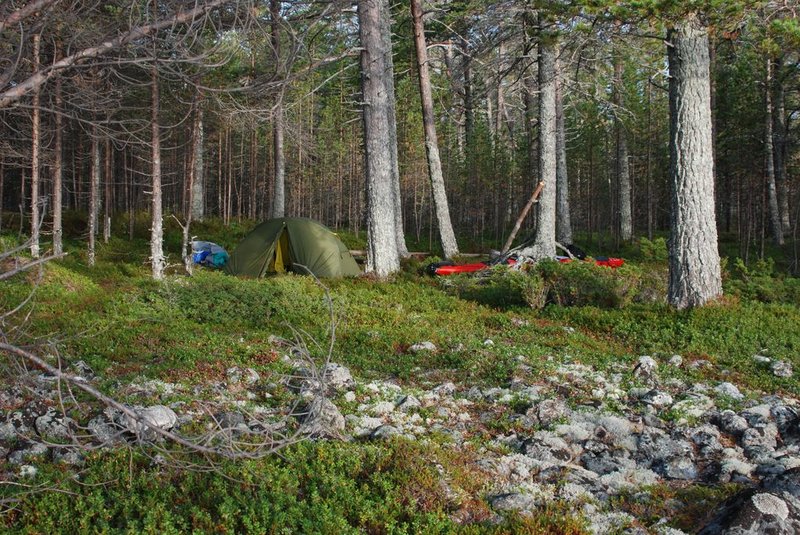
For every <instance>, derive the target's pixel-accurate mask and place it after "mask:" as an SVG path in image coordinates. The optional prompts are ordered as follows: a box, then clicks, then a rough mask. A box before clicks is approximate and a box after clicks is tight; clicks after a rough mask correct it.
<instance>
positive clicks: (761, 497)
mask: <svg viewBox="0 0 800 535" xmlns="http://www.w3.org/2000/svg"><path fill="white" fill-rule="evenodd" d="M764 533H769V534H770V535H790V534H791V535H794V534H796V533H800V510H798V509H797V507H796V506H795V505H794V504H793V503H791V502H788V501H787V500H785V499H784V498H783V497H781V496H778V495H776V494H773V493H771V492H763V491H759V490H756V489H747V490H745V491H742V492H740V493H739V494H737V495H735V496H733V497H732V498H730V499H729V500H727V501H726V502H725V503H723V504H722V505H721V506H720V507H719V509H718V512H717V514H716V515H714V517H713V519H712V520H711V521H710V522H709V523H708V524H706V525H705V526H704V527H703V528H702V529H701V530H700V531H699V532H698V534H699V535H717V534H720V535H728V534H730V535H734V534H735V535H762V534H764Z"/></svg>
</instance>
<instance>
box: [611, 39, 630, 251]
mask: <svg viewBox="0 0 800 535" xmlns="http://www.w3.org/2000/svg"><path fill="white" fill-rule="evenodd" d="M616 40H617V41H619V36H617V39H616ZM619 47H620V45H619V43H617V44H616V46H615V50H614V96H613V100H614V133H615V136H616V142H617V158H616V160H617V166H616V167H617V168H616V171H617V204H618V210H619V214H618V216H619V238H620V240H622V241H623V242H629V241H631V239H632V238H633V214H632V210H631V173H630V166H629V165H628V138H627V132H626V129H625V125H624V124H623V123H622V120H621V119H620V117H621V115H622V109H623V106H624V105H625V103H624V102H623V100H622V92H623V89H624V86H623V82H622V68H623V65H622V52H621V51H620V50H619Z"/></svg>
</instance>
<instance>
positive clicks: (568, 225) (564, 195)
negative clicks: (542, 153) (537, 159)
mask: <svg viewBox="0 0 800 535" xmlns="http://www.w3.org/2000/svg"><path fill="white" fill-rule="evenodd" d="M556 240H557V241H558V242H559V243H560V244H562V245H565V246H566V245H571V244H572V218H571V217H570V210H569V175H568V174H567V136H566V131H565V127H564V95H563V84H562V80H561V68H560V65H559V61H558V60H556Z"/></svg>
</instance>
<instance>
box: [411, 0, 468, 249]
mask: <svg viewBox="0 0 800 535" xmlns="http://www.w3.org/2000/svg"><path fill="white" fill-rule="evenodd" d="M411 16H412V17H413V20H414V44H415V45H416V49H417V66H418V67H419V92H420V96H421V100H422V124H423V126H424V129H425V153H426V155H427V157H428V175H429V177H430V180H431V189H432V191H433V203H434V208H435V210H436V220H437V222H438V224H439V238H440V240H441V243H442V252H443V253H444V256H445V258H451V257H453V256H455V255H457V254H458V244H457V243H456V235H455V232H453V224H452V222H451V221H450V209H449V207H448V204H447V192H446V191H445V187H444V176H443V175H442V162H441V159H440V157H439V143H438V140H437V138H436V118H435V115H434V112H433V95H432V92H431V78H430V72H429V70H428V49H427V45H426V43H425V26H424V24H423V20H422V0H411Z"/></svg>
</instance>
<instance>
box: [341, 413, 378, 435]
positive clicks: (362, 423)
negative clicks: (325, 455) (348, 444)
mask: <svg viewBox="0 0 800 535" xmlns="http://www.w3.org/2000/svg"><path fill="white" fill-rule="evenodd" d="M347 420H348V421H350V422H351V423H352V426H353V435H354V436H356V437H367V436H369V435H371V434H372V433H373V431H375V430H376V429H378V428H379V427H380V426H382V425H383V420H381V419H380V418H373V417H372V416H361V417H360V418H359V417H358V416H354V417H352V419H351V416H349V415H348V417H347Z"/></svg>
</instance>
